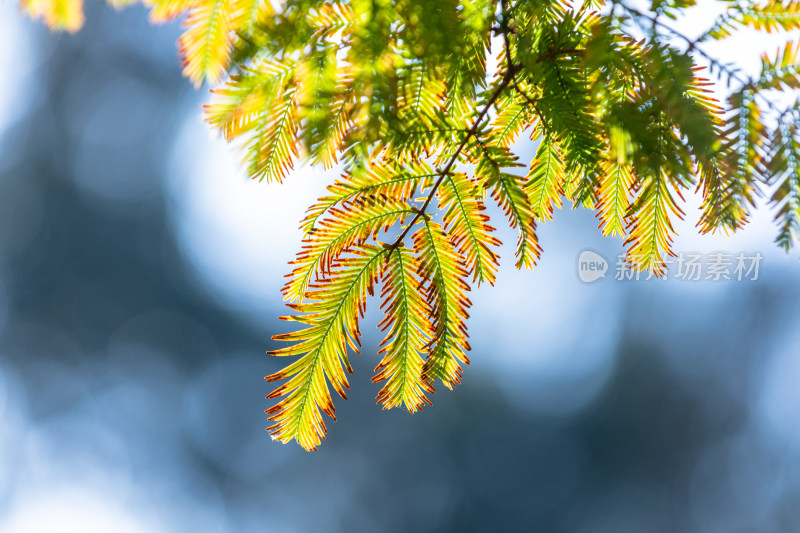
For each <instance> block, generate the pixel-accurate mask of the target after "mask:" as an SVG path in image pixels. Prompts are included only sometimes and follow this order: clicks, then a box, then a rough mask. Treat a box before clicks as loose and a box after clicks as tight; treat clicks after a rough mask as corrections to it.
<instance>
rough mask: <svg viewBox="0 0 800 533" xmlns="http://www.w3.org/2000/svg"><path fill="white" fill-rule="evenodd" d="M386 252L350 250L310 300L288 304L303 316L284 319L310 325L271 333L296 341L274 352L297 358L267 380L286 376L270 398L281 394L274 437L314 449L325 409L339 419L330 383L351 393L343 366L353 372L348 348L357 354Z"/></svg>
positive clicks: (320, 435) (314, 289) (273, 411)
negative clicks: (367, 306) (360, 325)
mask: <svg viewBox="0 0 800 533" xmlns="http://www.w3.org/2000/svg"><path fill="white" fill-rule="evenodd" d="M386 253H387V252H386V250H385V249H383V248H381V247H378V246H371V245H363V246H361V247H359V248H354V249H352V250H350V254H349V255H348V257H340V258H338V259H336V260H335V261H333V264H332V265H331V269H330V275H329V276H327V277H326V278H325V279H324V280H322V281H320V282H316V283H314V284H313V285H312V286H311V290H310V291H309V293H308V294H307V300H308V301H307V302H306V303H302V304H291V305H290V307H291V308H292V309H293V310H294V311H295V312H297V313H300V314H297V315H292V316H287V317H282V318H283V319H284V320H290V321H294V322H300V323H301V324H304V325H306V326H307V327H306V328H304V329H301V330H299V331H294V332H291V333H284V334H280V335H275V336H274V337H273V339H274V340H277V341H287V342H291V343H292V345H291V346H288V347H286V348H281V349H278V350H273V351H271V352H269V353H270V355H277V356H289V357H297V359H296V360H295V361H294V362H293V363H291V364H290V365H289V366H287V367H286V368H284V369H283V370H281V371H279V372H276V373H274V374H270V375H269V376H267V377H266V378H264V379H266V380H267V381H279V380H286V381H285V382H284V383H283V384H282V385H281V386H279V387H278V388H277V389H275V390H274V391H273V392H272V393H270V394H269V395H268V396H267V398H268V399H271V398H281V399H280V401H279V402H278V403H277V404H276V405H275V406H273V407H271V408H270V409H267V411H266V412H267V414H269V415H270V416H269V419H270V420H272V421H273V422H274V424H273V425H272V426H270V427H269V428H267V429H268V430H269V431H270V432H271V434H272V438H273V439H275V440H278V441H281V442H289V441H291V440H293V439H294V440H296V441H297V443H298V444H300V446H302V447H303V448H305V449H306V450H315V449H316V448H317V446H319V444H320V443H321V442H322V440H323V439H324V438H325V433H326V432H327V429H326V427H325V422H324V420H323V419H322V413H325V414H326V415H328V416H330V417H331V418H333V419H334V420H335V419H336V417H335V416H334V411H335V409H334V406H333V399H332V398H331V394H330V389H329V388H328V384H329V383H330V385H331V386H332V387H333V389H334V390H335V391H336V392H337V393H338V394H339V396H341V397H342V398H346V397H347V396H346V394H345V389H347V388H349V385H348V382H347V376H346V374H345V369H346V370H347V371H348V372H350V373H352V368H351V366H350V363H349V359H348V355H347V350H348V347H349V348H350V349H351V350H353V351H354V352H356V353H358V349H359V346H360V341H359V338H360V336H361V333H360V331H359V328H358V321H359V318H361V317H362V316H363V314H364V306H365V303H366V298H367V295H371V294H372V293H373V287H374V284H375V281H376V280H377V279H378V275H379V273H380V268H381V265H382V263H383V262H384V261H385V256H386Z"/></svg>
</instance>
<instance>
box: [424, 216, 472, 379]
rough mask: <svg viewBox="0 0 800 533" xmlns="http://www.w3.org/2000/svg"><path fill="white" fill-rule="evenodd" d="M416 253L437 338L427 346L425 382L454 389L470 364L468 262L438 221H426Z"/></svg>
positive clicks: (432, 339)
mask: <svg viewBox="0 0 800 533" xmlns="http://www.w3.org/2000/svg"><path fill="white" fill-rule="evenodd" d="M412 240H413V242H414V250H415V251H416V252H417V254H418V256H419V260H420V266H419V269H420V272H419V273H420V277H421V278H422V279H423V280H424V285H423V293H424V295H425V300H426V301H427V302H428V305H429V306H430V308H431V321H432V323H433V335H432V338H431V340H430V342H429V343H428V345H427V346H426V351H427V353H428V359H427V360H426V361H425V365H424V366H423V368H422V375H423V379H424V380H425V381H428V382H433V381H434V380H436V379H441V381H442V383H444V385H445V387H447V388H449V389H452V388H453V386H454V385H455V384H457V383H461V373H462V369H461V364H462V363H463V364H469V358H468V357H467V355H466V352H467V351H469V349H470V346H469V343H468V342H467V327H466V322H465V320H466V319H467V317H468V316H469V315H468V314H467V309H468V308H469V307H470V305H472V304H471V302H470V301H469V298H467V296H466V292H467V291H469V290H470V288H469V285H468V284H467V282H466V281H465V278H466V277H467V275H468V274H469V273H468V271H467V269H466V268H465V266H464V260H463V258H462V257H461V255H460V254H459V253H458V252H457V251H456V249H455V247H454V246H453V243H452V241H451V240H450V237H449V236H448V235H447V234H446V233H445V232H444V230H442V227H441V226H440V225H439V224H437V223H436V222H433V221H430V220H427V219H425V220H424V224H423V225H422V226H421V227H420V228H419V229H418V230H417V231H416V232H415V233H414V235H413V236H412Z"/></svg>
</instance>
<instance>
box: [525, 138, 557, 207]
mask: <svg viewBox="0 0 800 533" xmlns="http://www.w3.org/2000/svg"><path fill="white" fill-rule="evenodd" d="M565 181H566V180H565V171H564V159H563V155H562V154H561V152H560V150H559V148H558V145H557V144H556V142H555V140H554V139H553V138H552V137H550V136H545V137H543V138H542V140H541V141H540V142H539V148H538V149H537V150H536V156H535V157H534V159H533V162H532V163H531V168H530V171H529V172H528V177H527V182H526V183H525V192H526V193H527V194H528V197H529V198H530V202H531V209H532V211H533V213H534V214H535V216H536V218H537V219H540V220H551V219H552V218H553V210H554V209H561V196H562V195H563V194H564V189H563V184H564V182H565Z"/></svg>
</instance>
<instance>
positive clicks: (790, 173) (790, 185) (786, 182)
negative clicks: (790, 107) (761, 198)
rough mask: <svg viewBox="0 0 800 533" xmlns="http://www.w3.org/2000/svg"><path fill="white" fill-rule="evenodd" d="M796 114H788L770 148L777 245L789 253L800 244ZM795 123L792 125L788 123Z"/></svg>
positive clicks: (799, 151)
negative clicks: (774, 179)
mask: <svg viewBox="0 0 800 533" xmlns="http://www.w3.org/2000/svg"><path fill="white" fill-rule="evenodd" d="M792 115H796V112H795V113H792V114H787V116H786V120H785V121H784V122H782V123H781V124H780V125H779V126H778V128H777V129H776V131H775V135H774V139H773V141H772V143H771V144H772V146H771V154H770V155H771V159H770V161H769V167H768V168H769V170H770V172H771V173H772V175H773V176H775V178H776V180H777V183H778V187H777V188H776V189H775V192H774V193H773V195H772V197H771V198H770V203H771V204H772V206H773V207H774V208H776V211H777V212H776V214H775V221H776V222H777V223H778V230H779V231H778V236H777V238H776V239H775V242H776V243H777V244H778V245H779V246H780V247H781V248H783V249H784V250H786V251H788V250H789V249H791V247H792V246H793V245H794V244H795V243H797V242H798V241H800V143H798V140H797V129H798V126H797V123H796V116H792ZM791 119H794V120H792V121H791V122H789V120H791Z"/></svg>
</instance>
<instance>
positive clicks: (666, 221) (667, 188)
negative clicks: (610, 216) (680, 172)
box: [625, 169, 684, 276]
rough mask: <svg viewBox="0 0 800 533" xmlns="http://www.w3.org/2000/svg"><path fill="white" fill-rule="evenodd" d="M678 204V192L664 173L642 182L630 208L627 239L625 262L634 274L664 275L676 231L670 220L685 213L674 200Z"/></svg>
mask: <svg viewBox="0 0 800 533" xmlns="http://www.w3.org/2000/svg"><path fill="white" fill-rule="evenodd" d="M676 195H677V196H678V197H679V198H680V199H681V200H683V197H682V196H681V195H680V191H675V190H674V187H673V186H672V184H671V183H670V178H669V176H667V175H666V174H665V173H664V172H663V171H659V169H654V171H653V172H652V173H651V174H649V175H648V176H646V177H645V178H644V180H642V186H641V189H640V190H639V192H638V196H637V198H636V200H635V201H634V203H633V204H632V205H631V206H630V217H629V218H630V220H631V222H630V224H629V228H628V233H629V235H628V238H627V239H626V240H625V244H626V245H628V260H629V262H630V263H631V265H633V266H634V267H635V268H636V269H637V270H649V271H652V272H653V273H654V274H655V275H656V276H663V275H664V274H665V273H666V268H667V266H666V262H665V258H666V256H670V255H674V253H673V252H672V239H673V234H674V233H675V229H674V227H673V225H672V217H673V216H676V217H677V218H682V217H683V215H684V213H683V211H682V210H681V208H680V207H679V206H678V203H677V202H676V200H675V196H676Z"/></svg>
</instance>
